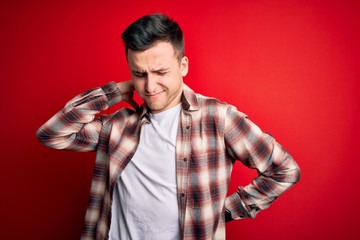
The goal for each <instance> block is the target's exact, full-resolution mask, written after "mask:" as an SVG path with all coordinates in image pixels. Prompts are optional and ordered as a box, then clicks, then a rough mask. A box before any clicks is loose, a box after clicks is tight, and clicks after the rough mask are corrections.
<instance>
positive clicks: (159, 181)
mask: <svg viewBox="0 0 360 240" xmlns="http://www.w3.org/2000/svg"><path fill="white" fill-rule="evenodd" d="M180 111H181V104H179V105H177V106H175V107H173V108H171V109H168V110H166V111H164V112H161V113H158V114H150V119H151V122H148V123H146V124H144V125H143V127H142V129H141V135H140V143H139V146H138V148H137V150H136V152H135V155H134V157H133V158H132V160H131V161H130V162H129V163H128V165H127V166H126V168H125V169H124V171H123V172H122V174H121V176H120V178H119V180H118V182H117V184H116V186H115V189H114V194H113V202H112V212H111V213H112V218H111V226H110V233H109V239H110V240H130V239H133V240H143V239H154V240H175V239H176V240H177V239H179V238H180V230H179V217H178V202H177V191H176V165H175V162H176V161H175V148H176V135H177V128H178V123H179V118H180Z"/></svg>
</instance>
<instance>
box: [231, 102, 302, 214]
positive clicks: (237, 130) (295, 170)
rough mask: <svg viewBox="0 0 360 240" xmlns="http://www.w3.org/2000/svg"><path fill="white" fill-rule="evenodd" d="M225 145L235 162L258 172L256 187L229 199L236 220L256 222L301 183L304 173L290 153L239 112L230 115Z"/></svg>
mask: <svg viewBox="0 0 360 240" xmlns="http://www.w3.org/2000/svg"><path fill="white" fill-rule="evenodd" d="M225 141H226V144H227V148H228V153H229V154H230V156H231V157H232V158H234V159H239V160H240V161H241V162H242V163H243V164H244V165H246V166H247V167H249V168H253V169H256V170H257V171H258V176H257V177H256V178H255V179H254V180H253V181H252V183H250V184H248V185H247V186H244V187H239V188H238V191H237V192H235V193H234V194H232V195H230V196H229V197H227V199H226V202H225V207H226V209H228V210H229V211H230V212H231V217H232V219H241V218H247V217H251V218H254V217H255V216H256V214H257V213H258V212H259V211H261V210H263V209H266V208H268V207H269V205H270V204H271V203H272V202H273V201H274V200H276V199H277V198H278V197H279V196H280V195H281V194H283V193H284V192H285V191H286V190H288V189H289V188H290V187H291V186H293V185H294V184H295V183H296V182H298V181H299V180H300V169H299V167H298V165H297V164H296V162H295V161H294V159H293V158H292V157H291V156H290V155H289V154H288V153H287V151H286V150H285V149H284V148H283V147H282V146H281V145H280V144H279V143H277V142H276V141H275V139H274V138H273V137H272V136H270V135H269V134H266V133H263V132H262V131H261V130H260V128H259V127H257V126H256V125H255V124H254V123H252V122H251V121H250V120H249V119H248V118H247V117H246V116H245V115H244V114H243V113H240V112H238V111H237V110H236V109H235V108H230V109H229V110H228V112H227V118H226V123H225Z"/></svg>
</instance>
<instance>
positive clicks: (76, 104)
mask: <svg viewBox="0 0 360 240" xmlns="http://www.w3.org/2000/svg"><path fill="white" fill-rule="evenodd" d="M133 92H134V87H133V84H132V81H126V82H120V83H114V82H111V83H109V84H106V85H104V86H103V87H99V88H94V89H91V90H89V91H86V92H84V93H82V94H79V95H77V96H76V97H75V98H73V99H72V100H70V101H69V102H68V103H67V104H66V105H65V107H64V108H63V109H62V110H61V111H59V112H58V113H56V114H55V115H54V116H53V117H52V118H50V120H48V121H47V122H46V123H45V124H44V125H42V126H41V127H40V128H39V130H38V131H37V132H36V136H37V138H38V139H39V141H40V142H42V143H43V144H44V145H45V146H47V147H51V148H56V149H68V150H75V151H94V150H95V149H96V146H97V143H98V139H99V133H100V130H101V128H102V126H103V124H104V123H105V122H106V121H107V120H108V117H107V116H105V115H100V116H99V117H96V114H98V113H100V112H101V111H103V110H106V109H107V108H108V107H110V106H112V105H114V104H116V103H118V102H120V101H122V100H123V101H126V102H128V103H130V104H131V105H132V106H133V107H134V108H136V107H138V106H137V104H136V102H135V101H134V100H133Z"/></svg>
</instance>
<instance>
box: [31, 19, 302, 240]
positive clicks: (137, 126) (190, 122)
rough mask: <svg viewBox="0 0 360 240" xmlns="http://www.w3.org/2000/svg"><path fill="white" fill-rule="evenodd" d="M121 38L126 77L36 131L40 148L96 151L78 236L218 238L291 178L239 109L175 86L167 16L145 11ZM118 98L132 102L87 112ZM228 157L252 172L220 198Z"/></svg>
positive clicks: (180, 69) (180, 70)
mask: <svg viewBox="0 0 360 240" xmlns="http://www.w3.org/2000/svg"><path fill="white" fill-rule="evenodd" d="M122 38H123V41H124V43H125V47H126V57H127V60H128V65H129V69H130V72H131V76H132V80H130V81H125V82H119V83H114V82H112V83H109V84H107V85H105V86H103V87H100V88H95V89H92V90H89V91H87V92H85V93H83V94H80V95H78V96H77V97H75V98H74V99H72V100H71V101H70V102H68V103H67V104H66V106H65V108H64V109H62V110H61V111H60V112H58V113H57V114H56V115H55V116H54V117H52V118H51V119H50V120H49V121H48V122H46V123H45V124H44V125H43V126H42V127H41V128H40V129H39V130H38V132H37V137H38V139H39V140H40V141H41V142H42V143H43V144H44V145H46V146H49V147H52V148H57V149H69V150H75V151H96V152H97V156H96V163H95V171H94V176H93V180H92V186H91V192H90V198H89V205H88V209H87V212H86V217H85V224H84V229H83V235H82V239H108V238H109V239H160V240H161V239H164V240H169V239H225V222H227V221H231V220H233V219H242V218H247V217H255V215H256V214H257V213H258V212H259V211H261V210H263V209H265V208H267V207H268V206H269V205H270V204H271V203H272V202H273V201H274V200H275V199H277V198H278V197H279V196H280V195H281V194H282V193H283V192H285V191H286V190H287V189H289V188H290V187H291V186H292V185H293V184H295V183H296V182H297V181H298V180H299V178H300V171H299V168H298V166H297V164H296V163H295V161H294V160H293V158H292V157H291V156H290V155H289V154H288V153H287V152H286V151H285V149H284V148H283V147H281V146H280V145H279V144H278V143H277V142H276V141H275V140H274V139H273V138H272V137H271V136H270V135H268V134H266V133H263V132H262V131H261V130H260V129H259V128H258V127H257V126H256V125H255V124H254V123H252V122H251V121H250V120H249V119H248V118H247V116H246V115H245V114H243V113H241V112H239V111H237V109H236V108H235V107H234V106H231V105H228V104H225V103H222V102H220V101H218V100H216V99H214V98H208V97H204V96H202V95H200V94H196V93H194V92H193V91H192V90H191V89H190V88H189V87H188V86H186V85H185V84H184V82H183V77H185V76H186V74H187V72H188V59H187V57H186V56H184V41H183V34H182V31H181V29H180V27H179V26H178V24H177V23H176V22H174V21H172V20H171V19H169V18H168V17H166V16H164V15H160V14H155V15H150V16H145V17H143V18H141V19H139V20H137V21H136V22H134V23H133V24H131V25H130V26H129V27H128V28H127V29H126V30H125V31H124V33H123V35H122ZM134 91H136V92H137V93H138V95H139V96H140V97H141V98H142V99H143V100H144V104H142V106H141V107H139V106H138V105H137V103H136V102H135V101H134V100H133V93H134ZM120 101H126V102H128V103H130V105H131V106H133V108H134V109H131V108H122V109H119V110H118V111H117V112H115V113H114V114H112V115H100V116H98V117H96V116H95V115H96V114H98V113H99V112H101V111H102V110H105V109H107V108H108V107H109V106H111V105H113V104H115V103H118V102H120ZM235 160H240V161H241V162H242V163H243V164H244V165H246V166H247V167H250V168H254V169H256V170H257V171H258V173H259V175H258V177H256V178H255V179H254V181H253V182H252V183H250V184H249V185H247V186H244V187H239V188H238V191H237V192H235V193H233V194H231V195H230V196H226V194H227V191H228V186H229V182H230V176H231V170H232V167H233V164H234V162H235Z"/></svg>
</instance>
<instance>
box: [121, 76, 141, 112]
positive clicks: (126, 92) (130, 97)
mask: <svg viewBox="0 0 360 240" xmlns="http://www.w3.org/2000/svg"><path fill="white" fill-rule="evenodd" d="M116 84H117V86H118V88H119V89H120V93H121V97H122V100H123V101H125V102H127V103H129V104H130V105H131V106H132V107H133V108H134V109H138V108H139V105H138V104H137V103H136V102H135V100H134V91H135V88H134V84H133V82H132V80H129V81H125V82H118V83H116Z"/></svg>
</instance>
